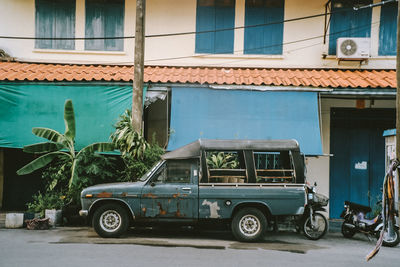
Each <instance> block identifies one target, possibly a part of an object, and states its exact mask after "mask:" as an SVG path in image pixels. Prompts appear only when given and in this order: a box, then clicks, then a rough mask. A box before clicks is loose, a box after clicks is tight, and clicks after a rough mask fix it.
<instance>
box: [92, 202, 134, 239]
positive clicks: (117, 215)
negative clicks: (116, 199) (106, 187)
mask: <svg viewBox="0 0 400 267" xmlns="http://www.w3.org/2000/svg"><path fill="white" fill-rule="evenodd" d="M128 227H129V219H128V214H127V212H126V210H125V209H124V208H123V207H121V206H120V205H118V204H105V205H103V206H100V207H99V208H97V209H96V210H95V212H94V214H93V228H94V230H95V231H96V233H97V234H98V235H99V236H101V237H105V238H110V237H119V236H121V235H122V234H124V233H125V232H126V231H127V230H128Z"/></svg>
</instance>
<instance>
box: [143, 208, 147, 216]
mask: <svg viewBox="0 0 400 267" xmlns="http://www.w3.org/2000/svg"><path fill="white" fill-rule="evenodd" d="M142 211H143V216H146V211H147V209H146V207H143V208H142Z"/></svg>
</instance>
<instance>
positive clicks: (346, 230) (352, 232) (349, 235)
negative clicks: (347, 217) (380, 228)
mask: <svg viewBox="0 0 400 267" xmlns="http://www.w3.org/2000/svg"><path fill="white" fill-rule="evenodd" d="M345 223H346V221H344V222H343V223H342V235H343V236H344V237H346V238H352V237H353V236H354V235H355V234H356V231H355V230H354V229H350V228H347V227H346V226H345V225H344V224H345Z"/></svg>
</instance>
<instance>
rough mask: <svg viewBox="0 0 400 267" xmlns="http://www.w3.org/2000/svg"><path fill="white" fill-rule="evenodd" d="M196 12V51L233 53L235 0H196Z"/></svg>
mask: <svg viewBox="0 0 400 267" xmlns="http://www.w3.org/2000/svg"><path fill="white" fill-rule="evenodd" d="M196 12H197V13H196V32H197V33H196V47H195V51H196V53H210V54H211V53H219V54H224V53H233V42H234V30H233V28H234V27H235V1H234V0H228V1H223V0H211V1H209V0H198V1H197V11H196ZM219 29H232V30H226V31H216V30H219ZM202 31H210V32H206V33H201V32H202Z"/></svg>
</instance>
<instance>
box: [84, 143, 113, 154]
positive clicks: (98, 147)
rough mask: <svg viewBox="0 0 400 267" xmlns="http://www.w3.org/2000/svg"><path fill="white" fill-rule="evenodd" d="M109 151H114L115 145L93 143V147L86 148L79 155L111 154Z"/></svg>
mask: <svg viewBox="0 0 400 267" xmlns="http://www.w3.org/2000/svg"><path fill="white" fill-rule="evenodd" d="M109 151H114V144H113V143H107V142H100V143H93V144H91V145H88V146H86V147H84V148H83V149H82V150H81V151H80V152H79V153H81V152H88V153H93V152H109Z"/></svg>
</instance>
